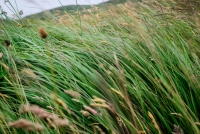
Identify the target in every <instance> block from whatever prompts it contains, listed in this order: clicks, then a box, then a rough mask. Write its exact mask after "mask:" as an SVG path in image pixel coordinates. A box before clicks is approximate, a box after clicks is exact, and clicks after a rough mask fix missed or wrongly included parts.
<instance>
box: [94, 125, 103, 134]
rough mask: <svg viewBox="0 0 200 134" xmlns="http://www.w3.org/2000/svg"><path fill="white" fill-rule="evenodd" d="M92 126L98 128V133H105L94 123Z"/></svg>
mask: <svg viewBox="0 0 200 134" xmlns="http://www.w3.org/2000/svg"><path fill="white" fill-rule="evenodd" d="M94 127H95V128H96V129H97V130H98V132H99V133H100V134H106V133H105V132H104V131H103V130H102V129H101V128H100V127H99V126H97V125H95V126H94Z"/></svg>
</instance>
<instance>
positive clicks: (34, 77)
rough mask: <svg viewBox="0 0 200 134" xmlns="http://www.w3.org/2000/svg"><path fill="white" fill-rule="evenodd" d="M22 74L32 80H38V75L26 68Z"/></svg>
mask: <svg viewBox="0 0 200 134" xmlns="http://www.w3.org/2000/svg"><path fill="white" fill-rule="evenodd" d="M21 73H22V74H24V75H26V76H28V77H30V78H32V79H36V78H37V75H36V74H35V73H34V72H33V71H32V70H31V69H29V68H24V69H22V70H21Z"/></svg>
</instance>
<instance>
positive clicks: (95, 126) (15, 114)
mask: <svg viewBox="0 0 200 134" xmlns="http://www.w3.org/2000/svg"><path fill="white" fill-rule="evenodd" d="M131 6H132V5H127V4H125V5H124V4H123V5H118V6H117V7H113V8H109V9H108V10H107V11H102V10H100V9H94V10H96V13H94V14H93V13H92V12H90V11H89V13H88V14H85V15H83V16H80V18H76V17H75V18H73V20H74V19H77V22H78V20H79V19H81V20H82V23H81V27H82V28H81V30H80V26H79V24H77V23H75V22H74V23H73V21H71V20H70V18H69V17H68V18H67V19H66V20H68V22H70V24H69V23H67V24H66V23H65V22H66V20H64V17H63V16H61V18H60V20H59V21H58V19H59V18H57V19H55V20H53V21H45V22H43V21H38V22H35V23H33V24H26V23H28V22H24V24H25V26H23V27H21V26H20V25H19V24H17V22H14V21H8V22H7V24H5V23H4V22H2V23H1V28H2V29H3V34H1V39H0V40H1V44H2V45H1V46H0V51H1V52H2V53H3V56H2V58H1V59H0V70H1V71H0V85H1V86H0V107H1V111H0V123H1V126H0V132H1V133H8V134H9V133H12V134H13V133H28V131H35V132H36V131H42V132H41V133H101V134H103V133H110V134H112V133H117V134H118V133H120V134H121V133H124V134H128V133H130V134H134V133H138V134H144V133H155V134H156V133H158V134H161V133H175V134H178V133H182V132H184V133H199V124H200V122H199V118H200V115H199V110H200V109H199V108H200V104H199V103H198V102H199V95H200V92H199V89H200V84H199V80H200V77H199V71H200V65H199V57H198V53H195V51H192V50H191V49H190V48H191V46H192V45H193V44H192V43H194V44H195V47H196V49H198V48H199V46H198V45H197V46H196V44H198V43H199V38H198V37H199V33H198V30H196V29H193V28H192V26H191V24H189V23H188V22H187V21H182V20H179V19H174V20H169V21H168V22H166V21H165V20H163V18H162V17H154V18H152V14H154V13H155V11H154V10H153V9H151V8H147V7H146V6H145V5H143V6H142V8H141V9H140V10H138V11H137V12H138V13H136V12H135V11H134V10H133V9H132V8H131ZM104 10H105V9H104ZM139 11H143V12H144V14H141V13H140V12H139ZM149 11H151V12H149ZM65 17H67V14H66V16H65ZM29 21H30V20H29ZM26 25H28V26H26ZM66 25H67V26H66ZM40 26H42V27H44V28H45V29H46V30H47V32H48V37H47V38H45V39H43V38H40V37H39V34H38V29H37V28H38V27H40ZM177 29H178V30H177ZM184 30H187V32H188V34H187V37H186V35H185V33H184V32H181V31H184ZM194 33H195V36H194V35H193V34H194ZM189 36H190V37H191V38H190V40H192V41H191V42H190V44H188V40H189V39H188V37H189ZM5 39H6V40H9V41H10V43H11V45H10V46H5V45H3V44H4V43H3V41H4V40H5ZM19 119H21V120H19ZM24 119H25V120H24ZM17 120H18V122H14V121H17ZM19 122H20V123H21V125H19V124H17V123H19ZM22 124H23V125H22ZM38 124H39V125H38ZM38 133H39V132H38Z"/></svg>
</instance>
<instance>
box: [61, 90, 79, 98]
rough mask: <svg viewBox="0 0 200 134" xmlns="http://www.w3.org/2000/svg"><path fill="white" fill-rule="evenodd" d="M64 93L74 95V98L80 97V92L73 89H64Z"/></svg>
mask: <svg viewBox="0 0 200 134" xmlns="http://www.w3.org/2000/svg"><path fill="white" fill-rule="evenodd" d="M65 93H66V94H68V95H70V96H72V97H74V98H80V97H81V95H80V93H78V92H76V91H73V90H65Z"/></svg>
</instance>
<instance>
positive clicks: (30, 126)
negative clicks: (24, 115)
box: [8, 119, 44, 131]
mask: <svg viewBox="0 0 200 134" xmlns="http://www.w3.org/2000/svg"><path fill="white" fill-rule="evenodd" d="M8 126H9V127H13V128H21V129H25V130H27V131H43V130H44V127H43V126H42V125H41V124H38V123H33V122H30V121H28V120H26V119H19V120H17V121H14V122H9V123H8Z"/></svg>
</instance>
